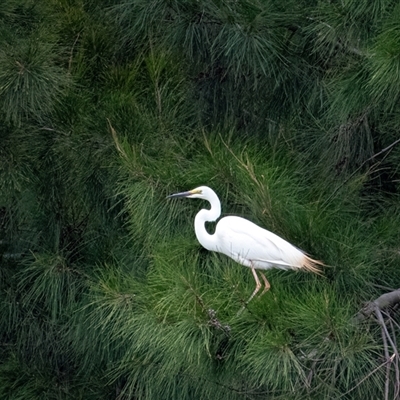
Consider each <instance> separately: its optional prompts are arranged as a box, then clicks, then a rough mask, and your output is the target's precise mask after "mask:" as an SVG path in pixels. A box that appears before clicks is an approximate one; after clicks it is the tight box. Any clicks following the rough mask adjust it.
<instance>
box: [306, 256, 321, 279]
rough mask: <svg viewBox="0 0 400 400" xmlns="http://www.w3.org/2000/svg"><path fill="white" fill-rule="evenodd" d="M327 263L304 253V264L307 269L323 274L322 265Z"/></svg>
mask: <svg viewBox="0 0 400 400" xmlns="http://www.w3.org/2000/svg"><path fill="white" fill-rule="evenodd" d="M324 266H325V264H324V263H323V262H322V261H319V260H314V259H313V258H311V257H308V256H306V255H304V260H303V266H302V268H304V269H305V270H306V271H308V272H313V273H314V274H318V275H322V271H321V268H320V267H324Z"/></svg>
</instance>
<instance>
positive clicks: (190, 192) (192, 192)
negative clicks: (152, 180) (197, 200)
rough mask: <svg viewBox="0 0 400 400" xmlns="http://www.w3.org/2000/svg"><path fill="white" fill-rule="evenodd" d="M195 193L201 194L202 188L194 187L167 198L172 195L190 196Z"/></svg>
mask: <svg viewBox="0 0 400 400" xmlns="http://www.w3.org/2000/svg"><path fill="white" fill-rule="evenodd" d="M194 194H201V190H198V189H193V190H188V191H187V192H180V193H174V194H170V195H169V196H167V199H169V198H171V197H189V196H192V195H194Z"/></svg>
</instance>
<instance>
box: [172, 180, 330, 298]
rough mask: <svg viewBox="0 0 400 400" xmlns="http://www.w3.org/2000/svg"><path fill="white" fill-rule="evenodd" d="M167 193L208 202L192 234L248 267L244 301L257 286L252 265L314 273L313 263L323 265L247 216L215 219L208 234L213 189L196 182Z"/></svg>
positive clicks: (216, 208) (214, 214)
mask: <svg viewBox="0 0 400 400" xmlns="http://www.w3.org/2000/svg"><path fill="white" fill-rule="evenodd" d="M169 197H188V198H200V199H204V200H207V201H208V202H209V203H210V204H211V208H210V209H209V210H206V209H202V210H200V211H199V212H198V213H197V215H196V218H195V220H194V229H195V232H196V237H197V239H198V241H199V242H200V244H201V245H202V246H203V247H204V248H206V249H207V250H210V251H216V252H219V253H223V254H226V255H227V256H229V257H231V258H232V259H234V260H235V261H236V262H238V263H239V264H242V265H244V266H246V267H249V268H251V269H252V272H253V276H254V279H255V281H256V289H255V291H254V292H253V294H252V296H251V297H250V299H249V300H248V302H249V301H250V300H251V299H252V298H253V297H254V295H255V294H256V293H257V292H258V290H259V289H260V288H261V283H260V281H259V279H258V276H257V273H256V271H255V270H256V269H262V270H267V269H270V268H280V269H305V270H307V271H311V272H315V273H319V272H320V271H319V269H318V267H317V265H323V264H322V263H321V262H320V261H316V260H313V259H311V258H310V257H308V256H307V255H306V254H305V253H304V252H302V251H301V250H299V249H298V248H297V247H295V246H293V245H291V244H290V243H289V242H287V241H286V240H284V239H282V238H281V237H279V236H278V235H275V234H274V233H272V232H270V231H267V230H266V229H263V228H261V227H259V226H258V225H256V224H254V223H253V222H250V221H248V220H247V219H244V218H241V217H234V216H228V217H224V218H221V220H220V221H219V222H218V223H217V226H216V229H215V233H214V234H209V233H208V232H207V230H206V228H205V223H206V222H210V221H211V222H212V221H216V220H217V219H218V218H219V216H220V215H221V203H220V201H219V199H218V196H217V195H216V194H215V192H214V191H213V190H212V189H210V188H209V187H207V186H200V187H198V188H196V189H193V190H190V191H188V192H182V193H177V194H174V195H171V196H169ZM262 278H263V280H264V282H265V290H264V292H265V291H266V290H268V289H269V283H268V281H267V279H266V278H265V276H264V275H262Z"/></svg>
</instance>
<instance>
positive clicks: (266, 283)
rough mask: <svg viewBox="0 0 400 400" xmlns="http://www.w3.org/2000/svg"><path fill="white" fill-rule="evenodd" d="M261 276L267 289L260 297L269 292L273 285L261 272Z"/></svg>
mask: <svg viewBox="0 0 400 400" xmlns="http://www.w3.org/2000/svg"><path fill="white" fill-rule="evenodd" d="M260 274H261V278H263V281H264V284H265V288H264V290H263V292H262V293H261V294H260V297H261V296H262V295H263V294H265V293H266V292H268V290H269V289H270V287H271V285H270V284H269V282H268V279H267V278H266V277H265V275H264V274H263V273H262V272H260Z"/></svg>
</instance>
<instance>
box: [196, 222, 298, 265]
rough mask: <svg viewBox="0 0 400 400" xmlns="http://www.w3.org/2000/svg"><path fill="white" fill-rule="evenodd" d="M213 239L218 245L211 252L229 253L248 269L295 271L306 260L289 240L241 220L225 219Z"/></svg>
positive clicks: (219, 223) (220, 223)
mask: <svg viewBox="0 0 400 400" xmlns="http://www.w3.org/2000/svg"><path fill="white" fill-rule="evenodd" d="M249 232H251V236H249ZM212 236H214V237H215V239H216V245H215V247H214V248H212V249H208V250H212V251H217V252H219V253H223V254H226V255H227V256H229V257H232V258H233V259H234V260H235V261H236V262H238V263H239V264H242V265H244V266H246V267H253V268H255V269H270V268H280V269H290V268H293V269H295V268H300V265H301V263H302V261H303V258H304V253H303V252H302V251H300V250H299V249H297V248H296V247H294V246H292V245H291V244H290V243H288V242H287V241H286V240H284V239H282V238H280V237H279V236H277V235H275V234H274V233H272V232H269V231H267V230H266V229H263V228H261V227H259V226H258V225H256V224H254V223H253V222H250V221H248V220H247V219H244V218H241V217H224V218H222V219H221V220H220V221H219V222H218V225H217V227H216V230H215V233H214V235H212ZM199 241H200V240H199ZM200 243H201V242H200Z"/></svg>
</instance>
